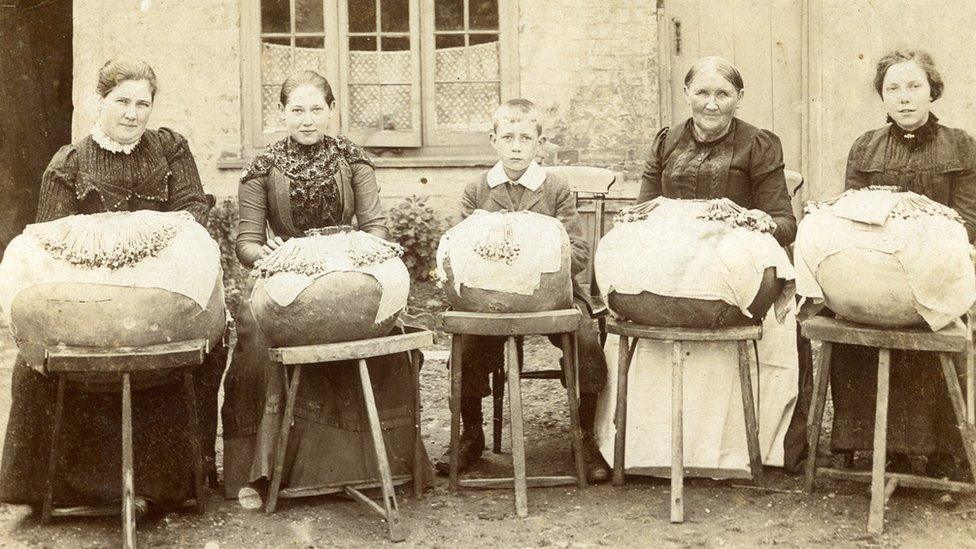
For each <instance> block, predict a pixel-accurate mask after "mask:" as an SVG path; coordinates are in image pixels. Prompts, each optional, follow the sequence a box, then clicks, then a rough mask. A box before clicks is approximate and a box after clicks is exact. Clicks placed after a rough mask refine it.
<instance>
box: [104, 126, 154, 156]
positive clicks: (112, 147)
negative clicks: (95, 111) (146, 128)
mask: <svg viewBox="0 0 976 549" xmlns="http://www.w3.org/2000/svg"><path fill="white" fill-rule="evenodd" d="M91 136H92V139H93V140H94V141H95V143H98V146H99V147H101V148H103V149H105V150H106V151H109V152H114V153H122V154H129V153H131V152H132V150H133V149H135V148H136V145H138V144H139V141H142V136H140V137H139V139H136V140H135V141H133V142H132V143H128V144H126V145H123V144H122V143H119V142H118V141H116V140H114V139H112V138H111V137H109V136H108V134H106V133H105V130H103V129H102V125H101V124H99V123H98V122H95V125H94V126H92V129H91Z"/></svg>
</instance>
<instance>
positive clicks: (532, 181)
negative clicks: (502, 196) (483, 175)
mask: <svg viewBox="0 0 976 549" xmlns="http://www.w3.org/2000/svg"><path fill="white" fill-rule="evenodd" d="M509 181H510V180H509V179H508V174H507V173H505V167H504V166H502V161H501V160H499V161H498V163H497V164H495V165H494V166H492V168H491V169H490V170H488V187H489V188H492V189H494V188H495V187H497V186H499V185H501V184H503V183H508V182H509ZM545 181H546V170H545V169H543V167H542V166H540V165H539V163H538V162H536V161H535V160H533V161H532V163H531V164H529V167H528V168H526V169H525V173H523V174H522V177H519V178H518V181H515V182H514V183H518V184H520V185H522V186H523V187H525V188H526V189H529V190H530V191H532V192H535V191H538V190H539V187H541V186H542V184H543V183H545Z"/></svg>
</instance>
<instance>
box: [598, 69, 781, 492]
mask: <svg viewBox="0 0 976 549" xmlns="http://www.w3.org/2000/svg"><path fill="white" fill-rule="evenodd" d="M684 84H685V86H684V92H685V98H686V100H687V102H688V106H689V107H690V108H691V118H688V119H687V120H684V121H682V122H680V123H678V124H676V125H675V126H673V127H670V128H663V129H662V130H661V131H659V132H658V134H657V137H656V138H655V139H654V143H653V145H652V146H651V152H650V158H649V159H648V161H647V164H646V166H645V168H644V174H643V180H642V183H641V188H640V192H639V193H638V196H637V202H638V203H641V202H645V201H648V200H652V199H654V198H657V197H659V196H664V197H667V198H679V199H715V198H729V199H731V200H732V201H734V202H735V203H737V204H738V205H740V206H743V207H745V208H749V209H752V210H759V211H754V212H753V215H756V216H760V217H763V216H768V217H769V218H770V219H771V220H772V222H773V224H774V225H775V229H774V231H773V235H774V236H775V237H776V240H777V241H778V242H779V243H780V245H782V246H787V245H789V244H790V243H791V242H792V241H793V238H794V237H795V235H796V219H795V218H794V216H793V210H792V207H791V205H790V198H789V195H788V193H787V189H786V180H785V176H784V172H783V150H782V146H781V145H780V140H779V138H778V137H776V135H774V134H773V133H772V132H770V131H767V130H762V129H759V128H756V127H755V126H752V125H750V124H748V123H746V122H744V121H742V120H739V119H738V118H736V117H735V113H736V109H737V108H738V106H739V102H740V101H742V98H743V96H744V85H743V81H742V76H741V74H740V73H739V71H738V69H736V68H735V67H734V66H733V65H732V64H731V63H730V62H729V61H727V60H725V59H723V58H720V57H705V58H702V59H699V60H698V61H697V62H695V64H694V65H692V67H691V68H690V69H689V70H688V73H687V74H686V76H685V79H684ZM617 345H618V340H617V338H616V337H613V336H611V337H610V338H608V340H607V351H606V352H607V357H608V360H607V362H608V363H609V365H610V367H611V369H613V368H615V366H616V362H617V361H616V360H615V359H614V358H615V357H616V356H617ZM685 348H686V350H687V351H688V353H689V354H688V356H687V357H686V366H685V367H686V368H687V370H686V372H688V374H687V375H689V376H694V378H695V379H698V380H701V382H700V383H696V384H694V385H689V386H687V387H686V389H685V414H686V417H696V418H701V419H702V420H703V422H704V423H702V424H701V425H699V424H696V425H695V428H694V429H692V428H688V429H686V432H685V444H686V446H685V448H686V450H685V455H686V457H687V461H686V465H687V466H688V467H689V468H690V469H691V471H692V473H693V474H702V475H707V476H737V475H741V474H747V471H748V454H747V453H746V450H745V449H746V444H745V431H744V429H743V427H742V425H743V421H742V415H741V414H742V409H741V405H739V403H738V400H739V397H738V393H737V392H738V389H737V388H736V387H737V386H738V378H737V377H736V373H735V372H736V364H737V363H738V362H737V356H738V355H737V351H736V346H735V345H734V344H727V343H688V344H686V346H685ZM670 353H671V350H670V346H667V347H665V346H664V345H663V344H662V343H660V342H652V341H648V340H643V341H641V343H640V345H639V346H638V348H637V350H636V353H635V355H634V363H633V367H632V368H631V370H630V381H629V383H630V387H631V389H630V391H629V398H628V410H629V412H628V417H633V418H641V419H640V420H639V421H632V422H628V434H627V451H626V463H625V467H626V468H627V470H628V472H636V473H649V474H665V475H666V474H668V471H669V469H668V466H669V464H670V453H669V451H668V449H667V448H666V447H662V445H660V444H658V443H657V442H658V441H659V440H667V438H668V436H669V434H668V433H669V432H670V422H669V420H668V417H669V414H668V413H667V412H666V409H664V408H661V406H667V403H668V402H670V389H669V387H670V373H669V371H670V361H671V359H670V356H671V355H670ZM642 362H643V363H645V364H646V363H651V364H653V365H655V366H656V365H659V364H660V365H662V366H664V367H644V366H642V364H641V363H642ZM759 362H760V375H759V378H760V381H761V382H760V387H761V391H762V392H761V395H760V398H759V401H760V402H762V409H761V411H760V414H759V420H760V436H761V439H760V443H761V447H762V454H763V458H764V462H765V463H769V464H776V465H781V464H782V461H783V444H782V441H783V437H784V436H785V432H786V427H787V425H786V423H787V422H785V421H784V420H783V418H784V417H785V418H787V419H788V418H789V413H790V411H791V409H792V406H793V403H794V400H795V395H796V379H797V371H796V370H797V358H796V343H795V329H794V325H793V323H792V322H787V323H786V324H783V325H780V324H778V323H776V322H775V321H774V320H772V319H770V321H767V322H766V326H765V327H764V338H763V340H762V341H761V342H760V343H759ZM615 375H616V374H615V372H610V378H611V379H613V377H614V376H615ZM689 387H695V388H696V389H697V390H692V389H689ZM613 392H614V391H613V387H610V390H609V391H604V393H603V395H602V400H601V404H600V412H601V413H600V415H599V416H598V423H600V433H601V437H600V438H601V449H602V450H603V452H604V456H605V457H607V458H608V461H610V457H611V452H612V449H613V433H614V430H613V426H612V420H613V404H612V402H613V400H612V399H613V398H614V397H615V396H614V395H613V394H612V393H613ZM706 418H707V419H706Z"/></svg>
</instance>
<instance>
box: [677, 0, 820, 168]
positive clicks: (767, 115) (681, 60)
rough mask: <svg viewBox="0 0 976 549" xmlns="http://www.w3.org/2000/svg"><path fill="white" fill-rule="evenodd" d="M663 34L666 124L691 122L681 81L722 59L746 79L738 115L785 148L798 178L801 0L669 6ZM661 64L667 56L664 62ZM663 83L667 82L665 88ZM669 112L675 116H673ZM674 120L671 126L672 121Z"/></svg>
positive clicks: (698, 0) (689, 1)
mask: <svg viewBox="0 0 976 549" xmlns="http://www.w3.org/2000/svg"><path fill="white" fill-rule="evenodd" d="M663 3H664V17H663V18H662V20H661V25H660V28H659V32H661V33H662V34H663V36H662V40H661V44H662V46H663V45H664V44H667V47H668V52H669V55H668V56H667V58H666V59H663V60H664V61H666V62H668V63H669V67H668V70H667V72H666V73H665V74H667V76H668V77H669V80H670V82H669V84H670V85H669V86H668V88H667V89H666V90H664V92H665V93H664V95H665V98H664V101H665V104H664V105H662V107H664V108H662V123H663V124H667V125H673V124H675V123H677V122H680V121H681V120H684V119H686V118H687V117H689V116H690V115H691V113H690V111H689V109H688V104H687V102H686V101H685V95H684V77H685V73H687V72H688V68H689V67H691V65H692V63H694V62H695V60H697V59H698V58H699V57H703V56H706V55H720V56H722V57H725V58H726V59H728V60H730V61H732V63H734V64H735V66H736V67H738V69H739V71H740V72H741V73H742V79H743V81H744V83H745V96H744V98H743V100H742V102H741V103H740V105H739V111H738V113H737V116H738V117H739V118H741V119H742V120H745V121H746V122H749V123H750V124H752V125H754V126H758V127H760V128H765V129H768V130H772V131H773V133H775V134H776V135H778V136H779V138H780V139H781V140H782V141H783V153H784V156H785V157H786V167H787V169H792V170H796V171H799V170H800V163H801V160H802V158H801V151H802V148H803V143H802V138H801V136H802V134H803V116H802V114H803V106H804V101H803V80H802V75H803V63H802V49H803V48H802V35H803V32H802V28H803V27H802V25H803V9H802V8H803V0H664V2H663ZM662 57H663V56H662ZM663 86H664V83H662V87H663ZM668 107H670V116H669V113H668ZM669 118H670V119H669Z"/></svg>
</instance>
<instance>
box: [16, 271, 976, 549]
mask: <svg viewBox="0 0 976 549" xmlns="http://www.w3.org/2000/svg"><path fill="white" fill-rule="evenodd" d="M411 306H412V307H414V308H416V309H427V310H434V311H436V310H437V309H439V308H440V307H441V304H440V303H439V301H438V299H437V292H436V290H434V289H433V288H431V287H430V286H429V285H420V286H418V287H417V288H415V291H414V293H413V295H412V297H411ZM447 343H448V340H447V338H445V337H443V336H440V337H438V340H437V345H436V346H435V347H434V348H433V349H431V350H429V351H426V352H425V355H426V362H425V367H424V370H423V374H422V383H423V403H424V415H423V418H424V419H423V434H424V439H425V442H426V445H427V449H428V452H429V453H430V455H431V457H432V458H436V457H437V456H439V455H440V454H441V452H442V451H443V449H444V448H445V447H446V445H447V441H448V437H449V432H450V423H449V414H448V408H447V392H448V383H447V371H446V368H445V359H446V358H447ZM528 343H529V344H528V345H527V349H526V355H527V363H528V365H527V367H528V368H539V367H543V366H546V365H548V364H551V363H552V362H553V361H554V360H555V358H556V357H557V356H558V352H557V351H555V349H554V348H552V347H551V346H550V345H549V344H548V342H547V341H545V340H544V339H542V338H534V339H530V340H529V342H528ZM14 355H15V349H14V346H13V341H12V340H11V338H10V336H9V333H8V331H7V330H6V328H2V335H0V385H2V386H0V422H2V423H0V427H3V428H5V427H6V418H7V410H8V409H9V406H10V375H11V370H12V368H13V362H14ZM523 403H524V407H525V415H526V433H527V449H526V452H527V456H528V458H527V468H528V471H529V474H559V473H563V474H568V473H569V472H570V471H571V469H572V462H571V456H570V451H569V443H568V435H567V432H568V424H569V420H568V415H567V413H566V411H565V392H563V391H562V390H561V388H560V387H559V386H558V385H556V382H554V381H531V380H530V381H527V382H525V383H524V384H523ZM485 412H486V417H490V409H489V408H488V403H486V407H485ZM509 448H510V445H509V440H508V438H507V429H506V435H505V439H504V444H503V451H504V454H502V455H491V454H486V455H487V456H488V458H487V460H486V461H485V462H484V463H483V464H482V465H480V466H479V467H478V468H477V469H476V471H475V474H477V475H485V476H491V475H503V474H508V473H506V471H509V467H510V461H509V454H508V452H509ZM766 473H767V474H766V478H767V486H768V487H769V488H771V489H773V490H775V491H773V490H758V489H754V488H749V487H746V486H747V485H748V482H745V481H741V480H736V481H732V480H729V481H713V480H707V479H688V480H686V484H685V500H686V504H685V515H686V522H685V523H684V524H678V525H675V524H670V523H669V520H668V518H669V510H668V501H669V495H668V493H669V481H668V480H667V479H655V478H647V477H629V478H628V483H627V485H626V486H625V487H622V488H614V487H612V486H610V485H601V486H591V487H588V488H586V489H585V490H577V489H575V488H566V487H563V488H545V489H535V490H530V491H529V517H528V518H526V519H518V518H516V517H515V513H514V507H513V496H512V493H511V492H510V491H505V490H496V491H465V492H461V493H458V494H452V493H451V491H450V490H449V488H448V486H447V480H446V479H445V478H442V477H437V478H436V479H435V480H434V482H433V485H432V486H431V487H430V488H429V489H428V491H427V493H426V494H425V495H424V496H423V497H422V498H421V499H415V498H413V497H412V496H411V494H410V493H409V491H405V492H404V493H402V494H401V495H400V496H399V505H400V512H401V515H402V520H403V523H404V525H405V526H406V528H407V530H408V539H407V541H406V542H405V543H403V544H400V545H401V546H403V547H410V546H424V547H458V546H469V547H470V546H479V547H480V546H503V547H578V546H655V547H657V546H661V547H686V546H708V547H718V546H729V547H746V546H750V547H751V546H757V545H788V546H809V545H830V546H905V547H917V546H929V547H967V546H968V547H976V522H974V521H976V498H972V497H970V496H966V497H959V496H956V497H955V498H954V499H952V500H951V501H949V500H946V499H944V498H943V497H942V496H943V494H940V493H936V492H927V491H917V490H909V489H899V490H897V491H896V492H895V494H894V496H893V497H892V499H891V501H890V505H889V508H888V511H887V513H886V517H887V521H886V531H885V534H884V535H883V536H880V537H875V536H871V535H868V534H867V533H866V531H865V525H866V520H867V507H868V499H869V496H868V488H867V486H866V485H860V484H853V483H844V482H833V481H828V480H822V481H821V482H820V484H819V488H818V490H817V492H816V493H814V494H812V495H807V494H804V493H802V491H801V489H802V480H801V478H800V477H791V476H788V475H785V474H784V473H783V472H782V471H780V470H778V469H770V468H767V469H766ZM120 526H121V525H120V520H119V519H118V518H114V517H112V518H104V519H59V520H56V521H55V522H54V523H52V524H51V525H49V526H43V525H41V524H40V523H39V521H38V519H37V518H36V517H35V516H34V515H31V513H30V509H29V508H27V507H20V506H7V505H0V544H2V545H3V546H11V547H20V546H30V547H106V546H117V545H119V544H120V543H121V528H120ZM138 536H139V542H140V543H141V544H143V545H145V546H174V547H175V546H178V547H207V548H208V549H217V548H218V547H228V548H229V547H235V548H236V547H331V546H342V547H348V546H374V545H382V544H388V543H389V542H387V540H386V529H385V525H384V523H383V522H382V520H381V519H379V518H378V517H377V516H376V515H374V514H370V513H367V512H365V510H364V509H363V508H361V507H360V506H359V505H358V504H356V503H354V502H352V501H350V500H348V499H345V498H343V497H336V496H324V497H317V498H306V499H299V500H285V501H283V502H282V503H281V504H280V505H279V511H278V512H277V513H276V514H275V515H272V516H267V515H264V514H263V513H260V512H254V511H244V510H242V509H241V508H240V507H239V506H238V505H237V503H236V502H234V501H229V500H224V499H223V498H222V497H220V495H219V494H217V493H214V494H211V495H210V498H209V500H208V507H207V512H206V514H204V515H202V516H201V515H196V514H194V513H192V512H190V511H186V512H173V513H169V514H165V515H160V516H153V517H147V518H144V519H142V520H141V521H140V523H139V532H138Z"/></svg>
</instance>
